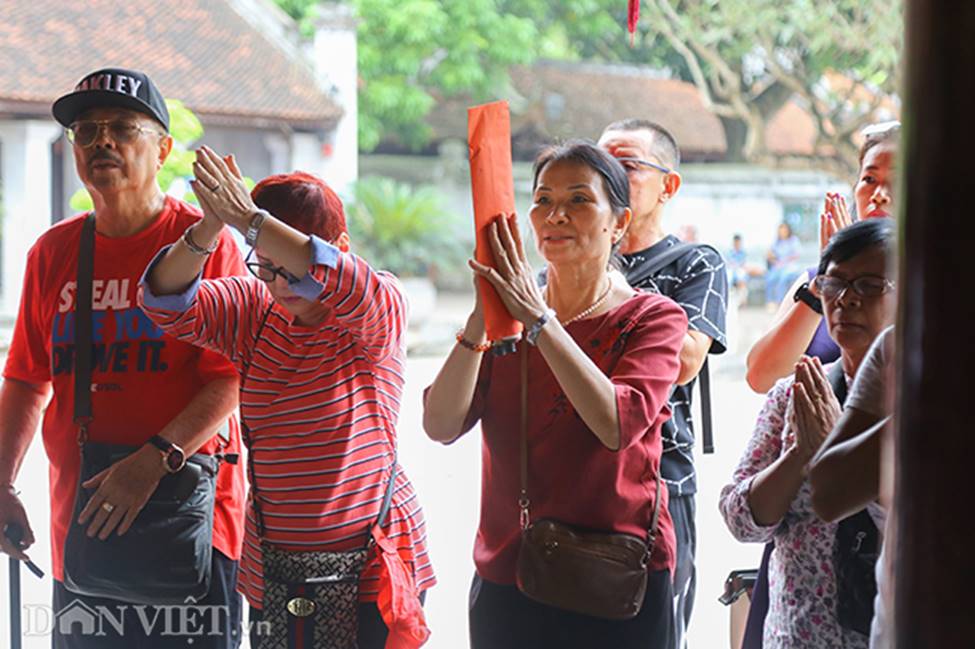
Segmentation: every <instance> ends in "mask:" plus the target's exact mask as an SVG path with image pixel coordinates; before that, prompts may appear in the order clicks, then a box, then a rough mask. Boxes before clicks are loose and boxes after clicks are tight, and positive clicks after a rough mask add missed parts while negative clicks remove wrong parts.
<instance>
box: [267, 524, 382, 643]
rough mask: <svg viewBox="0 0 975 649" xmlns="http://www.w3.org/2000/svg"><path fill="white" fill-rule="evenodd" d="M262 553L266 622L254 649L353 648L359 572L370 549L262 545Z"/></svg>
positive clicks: (357, 609) (357, 605) (356, 623)
mask: <svg viewBox="0 0 975 649" xmlns="http://www.w3.org/2000/svg"><path fill="white" fill-rule="evenodd" d="M261 552H262V553H263V565H264V611H263V614H264V617H263V622H266V623H267V624H266V625H265V633H263V634H261V635H260V645H259V647H258V648H257V649H290V648H291V647H295V646H298V647H329V649H356V647H357V646H358V645H357V642H356V630H357V628H358V612H359V576H360V575H361V574H362V569H363V567H364V566H365V564H366V559H367V558H368V556H369V552H370V549H366V548H363V549H360V550H352V551H349V552H287V551H284V550H281V549H279V548H276V547H274V546H273V545H270V544H269V543H262V544H261ZM268 631H269V632H268Z"/></svg>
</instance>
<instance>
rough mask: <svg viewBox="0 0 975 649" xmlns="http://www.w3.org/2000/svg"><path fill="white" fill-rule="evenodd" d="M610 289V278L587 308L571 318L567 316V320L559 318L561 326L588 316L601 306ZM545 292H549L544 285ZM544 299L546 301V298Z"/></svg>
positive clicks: (611, 285)
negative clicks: (604, 287)
mask: <svg viewBox="0 0 975 649" xmlns="http://www.w3.org/2000/svg"><path fill="white" fill-rule="evenodd" d="M612 290H613V280H611V279H610V280H608V286H606V290H605V291H603V294H602V295H600V296H599V298H598V299H597V300H596V301H595V302H593V303H592V304H590V305H589V307H588V308H586V309H584V310H583V311H581V312H580V313H577V314H576V315H574V316H572V317H571V318H569V319H568V320H561V319H560V320H559V323H560V324H561V325H562V326H563V327H568V326H569V325H570V324H572V323H573V322H575V321H577V320H582V319H583V318H585V317H586V316H588V315H590V314H591V313H592V312H593V311H595V310H596V309H598V308H599V307H600V306H602V304H603V302H605V301H606V298H608V297H609V293H610V291H612ZM545 292H546V293H548V292H549V291H548V289H547V287H546V291H545ZM546 301H547V300H546Z"/></svg>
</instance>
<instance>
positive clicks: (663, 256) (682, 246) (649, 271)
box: [627, 242, 720, 454]
mask: <svg viewBox="0 0 975 649" xmlns="http://www.w3.org/2000/svg"><path fill="white" fill-rule="evenodd" d="M702 246H706V247H708V248H711V246H708V245H707V244H702V243H687V242H681V243H677V244H674V245H673V246H671V247H670V248H668V249H667V250H665V251H664V252H662V253H660V254H659V255H657V256H655V257H654V258H653V259H651V260H650V261H649V262H647V263H646V264H644V265H643V266H642V267H641V268H640V273H639V274H638V275H632V276H628V277H627V281H628V282H629V284H630V285H631V286H632V285H636V284H640V283H642V282H645V281H647V280H648V279H651V278H652V277H653V276H654V275H656V274H657V273H659V272H660V271H661V270H663V269H664V268H666V267H667V266H669V265H670V264H672V263H674V262H675V261H677V260H678V259H680V258H681V257H683V256H684V255H686V254H687V253H689V252H691V251H692V250H695V249H697V248H700V247H702ZM711 249H712V250H713V248H711ZM715 252H717V251H715ZM718 254H720V253H718ZM698 381H699V382H698V385H699V386H700V390H701V445H702V449H701V450H702V451H703V452H704V453H705V454H712V453H714V427H713V425H712V416H711V373H710V369H709V367H708V361H707V359H706V358H705V360H704V365H703V366H702V367H701V371H700V373H699V374H698Z"/></svg>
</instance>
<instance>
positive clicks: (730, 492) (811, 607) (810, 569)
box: [719, 364, 873, 649]
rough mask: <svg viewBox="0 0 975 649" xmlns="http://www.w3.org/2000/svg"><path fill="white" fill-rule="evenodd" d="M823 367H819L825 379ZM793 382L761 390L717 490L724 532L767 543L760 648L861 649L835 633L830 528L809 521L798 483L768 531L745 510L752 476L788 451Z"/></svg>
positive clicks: (858, 637)
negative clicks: (742, 444)
mask: <svg viewBox="0 0 975 649" xmlns="http://www.w3.org/2000/svg"><path fill="white" fill-rule="evenodd" d="M831 366H832V364H830V365H827V366H826V368H825V369H826V370H827V372H828V371H829V368H830V367H831ZM793 381H794V379H793V377H787V378H784V379H782V380H780V381H779V382H778V383H776V384H775V387H773V388H772V389H771V390H770V391H769V393H768V398H767V400H766V401H765V405H764V407H763V408H762V411H761V413H760V414H759V416H758V422H757V423H756V424H755V431H754V432H753V433H752V437H751V439H750V440H749V441H748V446H747V447H746V448H745V452H744V453H743V454H742V457H741V460H740V461H739V462H738V467H737V468H736V469H735V472H734V475H733V477H732V482H731V484H728V485H726V486H725V487H724V488H723V489H722V490H721V498H720V501H719V506H720V508H721V513H722V515H723V516H724V519H725V523H726V524H727V525H728V529H729V530H731V533H732V534H733V535H734V537H735V538H736V539H738V540H739V541H742V542H746V543H748V542H750V543H768V542H769V541H772V540H774V541H775V551H774V552H773V553H772V557H771V559H770V561H769V610H768V615H767V616H766V618H765V633H764V641H763V649H838V648H839V649H861V648H862V649H866V648H867V646H868V642H869V641H868V638H867V636H865V635H862V634H859V633H857V632H856V631H851V630H849V629H844V628H842V627H841V626H840V625H839V622H838V621H837V619H836V608H835V607H836V580H835V575H834V573H833V544H834V540H835V537H836V527H837V525H836V524H835V523H826V522H824V521H822V520H820V519H819V518H818V517H817V516H816V514H815V512H814V511H813V508H812V489H811V486H810V484H809V480H808V479H807V480H806V481H804V482H803V484H802V487H800V489H799V492H798V493H797V494H796V497H795V499H793V501H792V504H791V505H790V507H789V511H788V512H786V514H785V516H783V518H782V520H781V521H779V522H778V524H776V525H770V526H767V527H764V526H761V525H758V524H757V523H756V522H755V518H754V517H753V516H752V511H751V507H750V506H749V504H748V492H749V490H750V489H751V486H752V481H753V480H754V479H755V476H756V475H757V474H758V473H760V472H761V471H762V470H763V469H765V468H766V467H768V466H769V465H771V464H772V463H773V462H775V461H776V460H777V459H778V458H779V456H780V455H782V453H783V452H784V451H785V450H788V448H789V446H790V445H791V438H792V433H791V431H790V426H789V425H788V423H787V420H788V417H787V414H786V412H787V410H788V409H789V408H791V404H790V401H791V393H792V383H793ZM847 382H848V383H849V378H848V379H847ZM871 513H873V512H871Z"/></svg>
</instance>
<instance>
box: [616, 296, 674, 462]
mask: <svg viewBox="0 0 975 649" xmlns="http://www.w3.org/2000/svg"><path fill="white" fill-rule="evenodd" d="M686 333H687V315H686V314H685V313H684V310H683V309H681V308H680V307H679V306H677V304H676V303H675V302H673V301H672V300H669V299H666V298H662V299H660V301H658V302H657V303H656V304H654V305H652V306H651V307H650V308H648V309H647V310H646V311H645V312H644V313H643V314H641V316H640V317H639V318H636V319H634V320H633V321H631V325H630V326H628V327H627V328H626V329H624V330H623V331H622V332H621V333H620V337H621V338H624V337H625V341H626V342H625V343H624V346H623V352H622V354H621V356H620V360H619V362H617V363H616V366H615V367H614V368H613V370H612V372H611V374H610V377H609V378H610V380H611V381H612V382H613V385H614V386H615V387H616V411H617V412H618V413H619V420H620V450H623V449H625V448H627V447H629V446H631V445H632V444H634V443H635V442H637V441H638V440H640V439H641V438H642V437H643V436H644V435H645V434H646V433H647V431H648V430H650V429H651V428H653V427H654V426H655V425H658V424H659V423H662V422H663V421H665V420H666V419H667V418H668V417H669V413H665V409H666V408H667V399H668V397H669V396H670V390H671V388H672V387H673V386H674V383H675V382H676V381H677V375H678V373H679V372H680V350H681V346H682V345H683V344H684V335H685V334H686ZM661 415H663V418H661Z"/></svg>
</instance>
